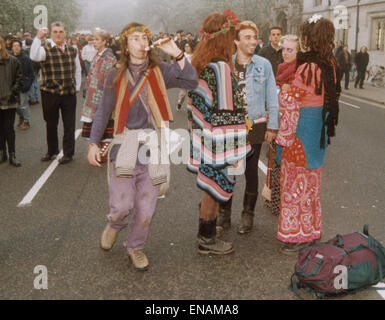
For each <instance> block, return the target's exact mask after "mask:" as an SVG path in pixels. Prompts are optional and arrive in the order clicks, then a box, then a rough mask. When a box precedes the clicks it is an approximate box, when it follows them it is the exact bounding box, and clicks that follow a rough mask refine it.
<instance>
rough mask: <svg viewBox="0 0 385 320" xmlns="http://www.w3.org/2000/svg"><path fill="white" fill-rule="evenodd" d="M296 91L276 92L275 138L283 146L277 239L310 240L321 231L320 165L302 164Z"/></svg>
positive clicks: (314, 238) (287, 241)
mask: <svg viewBox="0 0 385 320" xmlns="http://www.w3.org/2000/svg"><path fill="white" fill-rule="evenodd" d="M293 93H294V94H293ZM299 94H300V92H298V91H297V92H295V91H292V92H291V94H288V93H287V92H281V94H280V105H281V110H280V112H281V114H280V121H281V128H280V131H279V134H278V136H277V140H276V142H277V144H279V145H282V146H284V148H283V152H282V160H281V172H280V185H281V189H280V193H281V203H280V215H279V219H278V234H277V239H278V240H280V241H283V242H286V243H303V242H311V241H313V240H316V239H319V238H320V237H321V231H322V225H321V199H320V196H321V172H322V168H319V169H316V170H309V169H307V168H306V155H305V150H304V148H303V145H302V142H301V141H300V140H299V139H298V137H297V136H296V134H295V133H296V128H297V124H298V119H299V104H298V102H297V101H296V99H294V98H293V96H295V95H299ZM282 107H283V108H282Z"/></svg>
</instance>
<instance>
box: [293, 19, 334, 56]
mask: <svg viewBox="0 0 385 320" xmlns="http://www.w3.org/2000/svg"><path fill="white" fill-rule="evenodd" d="M299 34H300V39H301V42H302V43H303V44H304V45H305V47H306V48H310V50H311V51H314V52H316V53H317V54H318V57H319V59H320V60H323V61H324V62H329V61H330V60H331V59H332V58H333V49H334V36H335V28H334V24H333V22H331V21H330V20H328V19H321V20H319V21H317V22H316V23H310V22H309V21H305V22H304V23H302V25H301V26H300V27H299Z"/></svg>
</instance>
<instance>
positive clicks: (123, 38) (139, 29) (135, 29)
mask: <svg viewBox="0 0 385 320" xmlns="http://www.w3.org/2000/svg"><path fill="white" fill-rule="evenodd" d="M134 32H142V33H145V34H146V36H147V38H148V40H151V39H152V33H151V31H150V30H149V29H147V28H146V27H145V26H137V27H131V28H130V29H128V30H126V31H124V32H122V33H121V35H120V38H119V41H120V42H121V43H122V42H125V41H126V40H127V38H128V36H129V35H130V34H132V33H134Z"/></svg>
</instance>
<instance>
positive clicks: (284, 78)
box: [265, 34, 299, 216]
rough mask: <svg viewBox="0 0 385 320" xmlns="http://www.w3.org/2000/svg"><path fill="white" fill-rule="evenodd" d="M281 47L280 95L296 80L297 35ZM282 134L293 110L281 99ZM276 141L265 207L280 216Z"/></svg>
mask: <svg viewBox="0 0 385 320" xmlns="http://www.w3.org/2000/svg"><path fill="white" fill-rule="evenodd" d="M279 46H280V47H281V51H282V57H283V61H284V62H283V63H281V64H279V65H278V70H277V76H276V78H275V81H276V83H277V90H278V92H279V94H281V93H282V92H283V91H282V90H285V89H287V88H288V86H290V84H291V82H292V81H293V80H294V76H295V71H296V64H297V53H298V51H299V39H298V36H296V35H292V34H289V35H285V36H283V37H282V38H281V40H280V41H279ZM279 101H280V106H279V107H280V128H281V130H280V132H281V134H282V133H283V134H284V130H286V126H285V124H286V123H285V119H286V117H288V116H289V115H290V112H291V109H290V108H286V104H285V103H283V100H282V99H280V100H279ZM275 152H276V141H274V142H272V143H271V145H270V155H269V168H268V170H269V173H268V175H267V177H266V185H267V186H269V189H270V190H271V193H270V199H266V200H265V205H266V206H267V207H268V208H269V209H270V210H271V213H272V214H274V215H276V216H278V215H279V207H280V170H281V169H280V166H279V165H278V163H277V162H276V161H275V159H274V157H275Z"/></svg>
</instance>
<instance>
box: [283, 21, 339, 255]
mask: <svg viewBox="0 0 385 320" xmlns="http://www.w3.org/2000/svg"><path fill="white" fill-rule="evenodd" d="M334 34H335V29H334V25H333V23H332V22H331V21H329V20H327V19H323V18H322V16H320V15H315V16H313V17H312V18H310V19H309V21H306V22H304V23H303V24H302V25H301V27H300V39H299V40H300V47H301V52H299V53H298V54H297V65H296V68H297V69H296V73H295V77H294V80H293V81H292V83H291V85H290V86H284V87H283V88H282V91H281V93H280V95H279V100H280V106H281V113H282V114H281V128H280V132H279V133H278V136H277V139H276V142H277V153H276V160H277V162H278V163H280V164H281V177H280V183H281V188H280V191H281V192H280V193H281V202H280V207H281V208H280V215H279V221H278V234H277V239H278V240H280V241H282V242H284V243H285V245H284V246H283V247H282V248H281V252H282V253H284V254H296V253H298V251H300V250H301V249H303V248H304V247H306V246H308V245H309V244H311V243H313V242H314V241H316V240H318V239H320V238H321V232H322V220H321V199H320V195H321V172H322V165H323V162H324V159H325V153H326V146H327V145H328V144H329V143H330V138H329V137H332V136H335V126H336V125H337V123H338V110H339V107H338V100H339V95H340V92H341V87H340V84H339V80H340V77H339V72H338V70H337V67H336V62H335V59H334V56H333V46H334V45H333V41H334Z"/></svg>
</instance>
